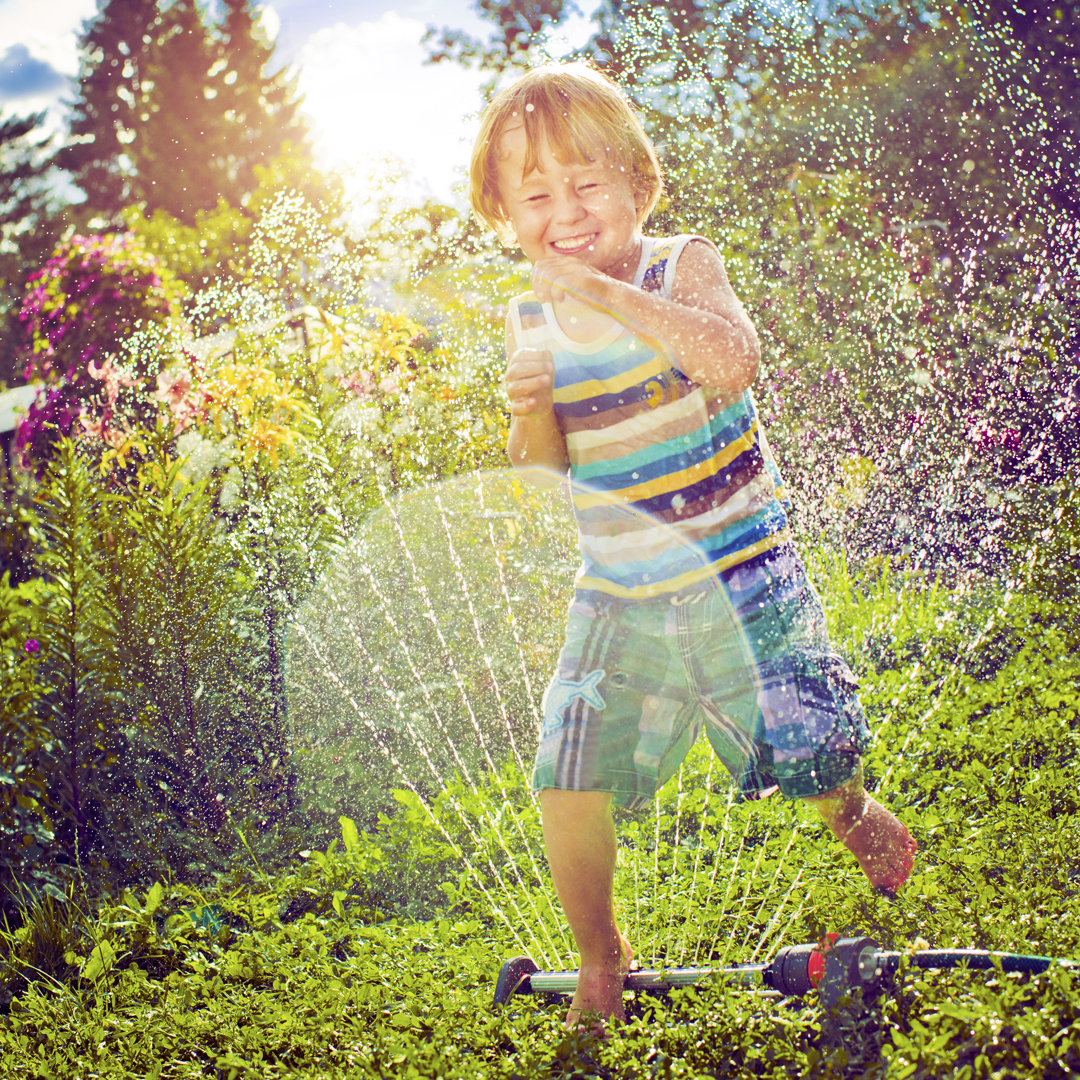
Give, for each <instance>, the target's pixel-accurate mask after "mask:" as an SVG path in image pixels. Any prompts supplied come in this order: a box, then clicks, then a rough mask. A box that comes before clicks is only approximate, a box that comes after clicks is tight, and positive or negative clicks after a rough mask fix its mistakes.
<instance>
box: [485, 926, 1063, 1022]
mask: <svg viewBox="0 0 1080 1080" xmlns="http://www.w3.org/2000/svg"><path fill="white" fill-rule="evenodd" d="M905 956H906V957H907V960H908V963H909V964H910V965H911V966H912V967H917V968H921V969H923V970H934V969H942V968H956V967H966V968H968V969H970V970H972V971H992V970H994V969H995V968H997V967H998V966H999V965H1000V970H1002V971H1004V972H1016V971H1022V972H1029V973H1030V974H1039V973H1040V972H1043V971H1046V970H1047V969H1048V968H1051V967H1055V966H1060V967H1073V966H1074V962H1073V961H1071V960H1056V959H1053V958H1051V957H1048V956H1023V955H1020V954H1018V953H1005V952H992V951H989V950H987V949H923V950H920V951H918V952H889V951H886V950H884V949H881V948H879V947H878V944H877V942H876V941H874V940H873V939H872V938H868V937H849V938H841V937H839V935H837V934H828V935H827V936H826V940H825V941H824V942H819V943H815V944H810V945H789V946H787V947H785V948H783V949H780V950H779V952H777V954H776V955H775V956H774V957H773V958H772V960H770V961H769V962H768V963H764V964H733V965H731V966H729V967H677V968H663V969H660V970H649V971H631V972H630V974H629V975H627V976H626V982H625V984H624V987H625V989H627V990H633V991H634V992H635V993H639V994H665V993H667V992H668V991H669V990H675V989H677V988H678V987H681V986H697V985H698V984H700V983H705V982H709V981H712V980H719V979H722V980H725V981H727V982H729V983H731V984H733V985H734V986H736V987H740V988H742V989H749V990H755V991H758V992H761V991H765V992H772V993H774V994H779V995H780V996H781V997H802V995H803V994H806V993H809V992H810V991H811V990H817V993H818V998H819V1000H820V1001H821V1004H822V1006H823V1007H824V1008H826V1009H832V1008H834V1007H835V1006H836V1005H837V1003H838V1002H839V1001H840V999H841V998H842V997H844V995H850V994H852V993H853V992H854V991H855V990H859V989H862V990H873V989H874V988H875V987H877V986H880V984H881V982H882V980H883V979H885V977H886V976H888V975H891V974H893V973H894V972H896V971H897V970H899V968H900V962H901V959H902V958H903V957H905ZM577 980H578V973H577V971H541V970H540V969H539V967H538V966H537V965H536V963H535V962H534V961H533V960H532V959H530V958H529V957H528V956H517V957H514V959H512V960H507V961H506V963H505V964H503V966H502V970H501V971H500V972H499V980H498V982H497V983H496V985H495V1004H496V1005H505V1004H507V1002H509V1001H510V999H511V998H512V997H514V995H515V994H573V993H574V991H575V990H576V989H577Z"/></svg>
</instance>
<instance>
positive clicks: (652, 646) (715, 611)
mask: <svg viewBox="0 0 1080 1080" xmlns="http://www.w3.org/2000/svg"><path fill="white" fill-rule="evenodd" d="M857 685H858V684H857V682H856V680H855V677H854V676H853V675H852V673H851V670H850V668H848V666H847V664H846V663H844V661H843V659H842V658H841V657H840V656H838V655H837V654H836V653H835V652H833V651H832V650H831V649H830V647H829V640H828V634H827V631H826V628H825V615H824V612H823V610H822V607H821V601H820V599H819V598H818V595H817V593H815V592H814V590H813V587H812V586H811V585H810V583H809V581H808V580H807V578H806V575H805V572H804V571H803V568H802V565H801V564H800V562H799V560H798V558H797V556H796V555H795V553H794V550H793V549H792V548H791V547H781V548H778V549H774V550H772V551H769V552H766V553H764V554H762V555H759V556H757V557H756V558H754V559H751V560H749V561H748V562H745V563H741V564H739V565H738V566H735V567H732V568H731V569H730V570H726V571H724V572H722V573H720V574H718V575H717V577H716V579H714V580H713V581H712V582H710V583H709V584H708V585H704V586H703V585H698V586H694V587H692V588H690V589H687V590H686V591H685V592H682V593H676V594H674V595H671V596H665V597H660V598H657V599H654V600H646V601H627V600H619V599H615V598H612V597H607V596H604V595H602V594H598V593H595V592H594V593H582V594H578V595H577V596H576V597H575V598H574V601H573V602H572V603H571V605H570V616H569V623H568V626H567V632H566V644H565V645H564V646H563V650H562V652H561V654H560V656H559V664H558V668H557V670H556V672H555V676H554V678H553V679H552V681H551V685H550V686H549V687H548V691H547V693H546V694H545V696H544V706H543V728H542V730H541V733H540V745H539V747H538V749H537V754H536V763H535V767H534V770H533V780H532V786H533V790H534V791H541V790H543V789H544V788H557V789H560V790H564V791H610V792H612V793H613V794H614V801H615V803H616V804H618V805H619V806H624V807H626V808H628V809H636V808H638V807H641V806H644V805H646V804H647V803H648V802H649V801H650V800H651V799H652V798H653V796H654V795H655V794H656V791H657V789H658V788H660V787H661V786H662V785H663V784H664V782H665V781H666V780H667V779H668V778H669V777H671V776H672V775H674V773H675V772H676V770H677V769H678V768H679V766H680V765H681V764H682V762H683V759H684V758H685V757H686V755H687V753H688V751H689V750H690V747H691V746H692V745H693V744H694V741H695V740H696V739H697V737H698V735H699V734H700V733H701V729H702V728H703V727H704V728H705V731H706V734H707V736H708V739H709V742H710V743H711V744H712V748H713V750H714V751H715V753H716V754H717V756H718V757H719V758H720V760H721V761H722V762H723V764H724V766H725V767H726V768H727V770H728V772H730V774H731V776H732V778H733V779H734V781H735V783H736V784H737V785H738V787H739V790H740V791H741V792H742V794H743V795H744V796H745V797H747V798H751V799H753V798H761V797H764V796H766V795H769V794H771V793H772V792H773V791H775V790H777V789H779V790H780V791H781V792H783V793H784V795H786V796H788V797H789V798H805V797H806V796H811V795H819V794H822V793H823V792H826V791H831V790H832V789H833V788H835V787H838V786H839V785H840V784H843V783H844V782H845V781H847V780H849V779H851V777H852V776H854V775H855V771H856V769H857V767H858V763H859V758H860V756H861V754H862V751H863V750H864V749H865V748H866V747H867V746H868V745H869V743H870V738H871V736H870V730H869V728H868V726H867V724H866V718H865V716H864V714H863V710H862V706H861V704H860V703H859V698H858V695H857V693H856V690H857Z"/></svg>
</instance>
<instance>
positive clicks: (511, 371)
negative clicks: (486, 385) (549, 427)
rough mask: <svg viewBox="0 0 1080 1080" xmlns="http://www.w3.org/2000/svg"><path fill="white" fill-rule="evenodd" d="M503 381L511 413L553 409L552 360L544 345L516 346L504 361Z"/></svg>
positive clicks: (513, 414) (524, 413)
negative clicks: (507, 359)
mask: <svg viewBox="0 0 1080 1080" xmlns="http://www.w3.org/2000/svg"><path fill="white" fill-rule="evenodd" d="M505 383H506V396H507V397H508V398H509V399H510V413H511V415H512V416H527V415H528V414H529V413H536V412H550V411H551V410H552V409H554V407H555V402H554V398H553V397H552V394H553V391H554V387H555V361H554V360H553V359H552V356H551V353H550V352H548V351H547V349H518V350H517V352H515V353H514V355H513V356H511V357H510V362H509V363H508V364H507V365H506V379H505Z"/></svg>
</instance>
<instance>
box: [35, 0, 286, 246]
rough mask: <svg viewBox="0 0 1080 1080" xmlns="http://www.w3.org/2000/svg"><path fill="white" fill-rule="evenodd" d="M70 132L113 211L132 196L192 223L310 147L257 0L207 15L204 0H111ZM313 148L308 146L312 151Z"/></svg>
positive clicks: (89, 30) (86, 59)
mask: <svg viewBox="0 0 1080 1080" xmlns="http://www.w3.org/2000/svg"><path fill="white" fill-rule="evenodd" d="M81 47H82V54H83V68H82V72H81V75H80V80H79V93H78V97H77V99H76V102H75V105H74V107H73V112H72V120H71V136H72V138H71V141H70V143H69V145H67V146H66V147H64V148H63V149H62V150H61V151H60V153H59V154H58V156H57V162H58V164H59V165H61V166H62V167H63V168H65V169H68V170H69V171H70V172H71V173H72V174H73V176H74V178H75V182H76V183H77V184H78V186H79V187H81V188H82V189H83V190H84V191H85V192H86V195H87V200H88V205H89V207H90V208H92V209H93V210H94V211H96V212H97V213H99V214H101V215H103V216H105V217H106V218H113V217H115V216H116V215H117V214H118V213H119V211H120V210H121V209H122V208H123V207H125V206H128V205H130V204H132V203H140V204H142V205H143V206H144V207H145V208H146V211H147V213H149V214H152V213H153V212H154V211H155V210H164V211H166V212H167V213H169V214H170V215H172V216H173V217H175V218H177V219H179V220H181V221H182V222H184V223H186V224H189V225H190V224H192V223H193V222H194V220H195V215H196V214H197V213H198V211H200V210H203V211H206V210H212V209H213V208H215V207H216V206H217V205H218V202H219V201H220V200H225V201H226V202H227V203H229V204H230V205H231V206H234V207H237V206H240V205H241V204H242V203H243V202H244V200H245V198H246V197H247V196H248V195H249V194H250V193H251V192H252V191H253V190H254V188H255V187H256V186H257V184H258V179H257V177H256V173H255V169H256V166H258V165H269V164H270V162H271V161H272V160H273V159H274V158H275V157H277V156H278V155H279V154H281V153H282V151H283V150H284V149H286V148H287V147H288V146H290V145H292V146H293V147H295V148H297V149H301V148H306V146H307V128H306V123H305V121H304V119H303V117H302V115H301V114H300V113H299V111H298V109H299V104H300V103H299V99H298V98H297V96H296V91H295V86H294V83H293V81H292V80H291V79H290V78H289V76H288V73H287V72H286V71H284V70H278V71H276V72H269V71H268V69H269V68H270V67H271V66H272V61H273V51H274V47H273V44H272V43H271V42H269V41H268V40H267V39H266V36H265V34H264V32H263V30H262V28H261V25H260V23H259V22H258V20H257V19H256V17H255V15H254V12H253V9H252V7H251V4H250V2H249V0H225V16H224V19H223V21H222V22H221V23H208V21H207V18H206V15H205V13H204V10H203V8H202V7H200V6H199V5H197V4H196V3H195V0H174V2H173V3H170V4H168V5H166V4H163V3H161V2H159V0H108V2H107V3H106V4H105V5H104V6H103V7H102V9H101V11H100V12H99V13H98V15H97V16H96V17H95V18H94V19H93V20H91V21H90V22H89V23H88V24H87V26H86V28H85V30H84V32H83V36H82V39H81ZM305 152H306V150H305Z"/></svg>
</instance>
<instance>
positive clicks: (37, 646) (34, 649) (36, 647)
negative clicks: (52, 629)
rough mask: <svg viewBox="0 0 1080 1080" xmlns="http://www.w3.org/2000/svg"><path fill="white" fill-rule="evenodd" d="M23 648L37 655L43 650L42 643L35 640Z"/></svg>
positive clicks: (32, 639) (31, 640)
mask: <svg viewBox="0 0 1080 1080" xmlns="http://www.w3.org/2000/svg"><path fill="white" fill-rule="evenodd" d="M23 648H24V649H25V650H26V651H27V652H28V653H36V652H38V651H39V650H40V649H41V643H40V642H38V641H37V640H36V639H35V638H30V639H29V640H28V641H27V642H26V644H25V645H24V646H23Z"/></svg>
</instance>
